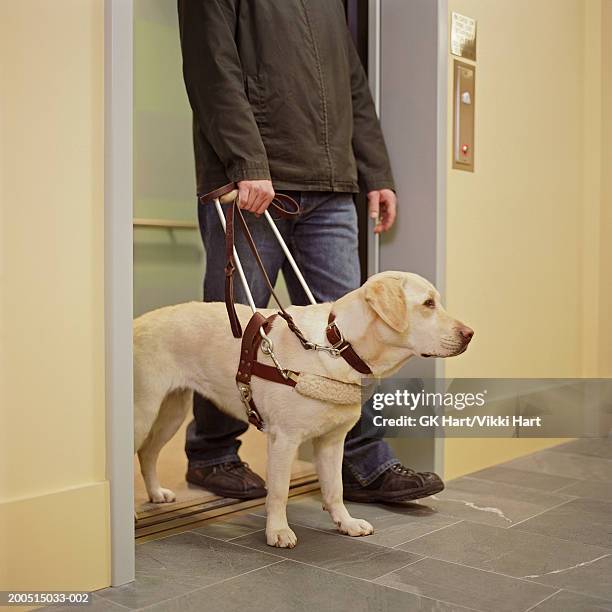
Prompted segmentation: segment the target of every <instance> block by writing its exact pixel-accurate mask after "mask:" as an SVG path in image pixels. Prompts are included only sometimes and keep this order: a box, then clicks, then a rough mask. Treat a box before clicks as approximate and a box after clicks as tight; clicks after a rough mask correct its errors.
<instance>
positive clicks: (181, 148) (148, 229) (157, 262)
mask: <svg viewBox="0 0 612 612" xmlns="http://www.w3.org/2000/svg"><path fill="white" fill-rule="evenodd" d="M344 4H345V9H346V13H347V20H348V23H349V27H350V30H351V33H352V35H353V37H354V40H355V43H356V45H357V48H358V50H359V53H360V56H361V57H362V61H364V64H367V51H368V46H367V15H368V11H367V5H368V2H367V0H346V2H345V3H344ZM133 45H134V47H133V57H134V62H133V71H134V73H133V74H134V79H133V83H134V95H133V113H132V119H133V126H134V129H133V138H134V141H133V168H134V171H133V196H134V197H133V208H134V220H133V246H134V250H133V255H134V259H133V264H134V293H133V303H134V316H135V317H137V316H139V315H141V314H143V313H145V312H148V311H150V310H153V309H155V308H160V307H162V306H166V305H169V304H176V303H181V302H186V301H190V300H196V301H199V300H201V299H202V277H203V274H204V266H205V258H204V251H203V247H202V243H201V239H200V235H199V228H198V225H197V209H196V207H197V204H196V200H195V196H194V193H195V178H194V160H193V150H192V134H191V128H192V126H191V121H192V117H191V109H190V107H189V103H188V100H187V95H186V93H185V87H184V84H183V79H182V65H181V62H182V60H181V52H180V45H179V33H178V23H177V12H176V2H175V0H134V19H133ZM356 203H357V205H358V211H360V212H359V215H358V216H359V223H360V260H361V266H362V273H363V275H364V278H365V276H366V275H367V271H368V263H367V259H368V252H367V251H368V240H367V234H368V228H369V224H368V218H367V210H366V206H365V201H364V199H361V198H357V202H356ZM277 289H278V291H279V294H280V296H281V298H282V300H283V302H284V303H285V304H288V303H289V299H288V296H287V292H286V290H285V287H284V281H283V280H282V278H281V279H279V283H278V287H277ZM191 418H192V416H191V414H190V415H188V417H187V419H186V421H185V423H183V425H182V426H181V428H180V430H179V432H178V433H177V434H176V435H175V436H174V438H173V439H172V440H171V441H170V442H169V444H168V445H167V446H166V447H165V448H164V449H163V450H162V452H161V454H160V458H159V463H158V470H159V475H160V480H161V482H162V483H163V485H164V486H165V487H167V488H170V489H171V490H173V491H174V492H175V494H176V501H175V502H173V503H168V504H153V503H150V502H149V500H148V497H147V494H146V491H145V488H144V483H143V481H142V477H141V475H140V468H139V465H138V460H137V458H136V457H135V459H134V499H135V514H136V537H137V539H139V540H142V539H150V538H154V537H159V536H160V535H162V534H167V533H170V532H171V531H173V530H180V529H184V528H185V527H186V526H187V525H193V524H194V523H195V522H198V521H202V520H206V519H208V518H210V517H212V516H218V515H220V514H224V513H230V512H234V511H236V510H238V509H243V508H245V507H249V506H252V505H257V504H261V503H262V502H263V500H252V501H248V502H245V501H240V500H233V499H227V498H219V497H217V496H215V495H213V494H212V493H210V492H209V491H206V490H205V489H202V488H199V487H196V486H193V485H190V484H188V483H187V482H186V481H185V472H186V470H187V459H186V455H185V451H184V444H185V430H186V428H187V425H188V423H189V421H190V420H191ZM241 441H242V446H241V448H240V457H241V459H242V460H243V461H246V462H247V463H248V464H249V465H250V467H251V468H252V469H253V470H254V471H255V472H256V473H258V474H260V475H261V476H262V477H264V478H265V464H266V438H265V436H264V435H262V434H261V433H260V432H258V431H257V430H255V429H254V428H250V429H249V430H248V431H247V432H246V433H245V434H244V435H243V436H242V437H241ZM310 457H311V453H310V449H309V448H308V447H307V448H303V449H301V451H300V453H299V455H298V458H297V459H296V461H295V463H294V466H293V470H292V477H291V494H298V493H302V492H306V491H310V490H313V489H315V488H317V486H318V485H317V481H316V474H315V470H314V466H313V464H312V462H311V461H310Z"/></svg>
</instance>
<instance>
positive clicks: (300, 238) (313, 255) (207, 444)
mask: <svg viewBox="0 0 612 612" xmlns="http://www.w3.org/2000/svg"><path fill="white" fill-rule="evenodd" d="M290 195H291V196H292V197H294V198H295V199H296V200H297V201H298V203H299V204H300V208H301V213H300V215H299V217H298V218H297V219H291V220H288V219H281V220H279V221H277V227H278V229H279V231H280V232H281V234H282V235H283V238H284V239H285V241H286V242H287V245H288V246H289V248H290V249H291V252H292V254H293V256H294V258H295V260H296V261H297V264H298V266H299V268H300V270H301V271H302V274H303V275H304V277H305V278H306V281H307V283H308V285H309V286H310V289H311V291H312V292H313V294H314V297H315V299H316V300H317V302H333V301H335V300H337V299H338V298H340V297H341V296H343V295H344V294H346V293H348V292H349V291H352V290H353V289H356V288H357V287H358V286H359V284H360V270H359V254H358V242H357V240H358V236H357V213H356V210H355V205H354V203H353V197H352V195H351V194H350V193H331V192H292V193H290ZM245 217H246V218H247V222H248V224H249V229H250V230H251V233H252V234H253V238H254V240H255V243H256V244H257V248H258V249H259V253H260V255H261V258H262V260H263V263H264V266H265V267H266V271H267V272H268V275H269V276H270V280H271V281H272V283H275V282H276V279H277V277H278V273H279V272H280V271H281V270H282V271H283V275H284V277H285V282H286V284H287V289H288V291H289V297H290V298H291V303H292V304H295V305H304V304H307V303H308V300H307V298H306V295H305V293H304V290H303V289H302V286H301V285H300V284H299V281H298V280H297V278H296V276H295V274H294V272H293V270H292V269H291V266H290V265H289V263H288V261H287V260H286V257H285V255H284V253H283V251H282V249H281V247H280V245H279V244H278V242H277V240H276V238H275V237H274V235H273V234H272V230H271V229H270V227H269V226H268V223H267V222H266V220H265V219H264V218H263V217H262V218H259V219H257V218H256V217H255V216H254V215H252V214H250V213H245ZM198 219H199V222H200V232H201V234H202V240H203V242H204V248H205V250H206V275H205V277H204V301H206V302H220V301H223V299H224V286H225V285H224V284H225V271H224V266H225V261H224V259H225V235H224V233H223V230H222V228H221V223H220V220H219V218H218V216H217V212H216V210H215V207H214V206H213V205H212V204H210V205H200V206H199V208H198ZM236 249H237V251H238V254H239V256H240V260H241V263H242V266H243V268H244V272H245V275H246V277H247V279H248V281H249V287H251V291H252V293H253V298H254V300H255V304H256V305H257V307H258V308H265V307H267V305H268V300H269V299H270V291H269V290H268V287H267V286H266V284H265V282H264V280H263V277H262V275H261V272H260V271H259V269H258V268H257V264H256V263H255V261H254V259H253V256H252V255H251V252H250V251H249V249H248V246H247V244H246V241H245V239H244V236H243V235H242V233H241V232H240V231H237V232H236ZM234 289H235V298H236V302H241V303H247V302H246V297H245V294H244V290H243V288H242V285H241V283H240V279H239V277H238V275H237V274H236V276H235V281H234ZM228 330H229V328H228ZM228 333H229V331H228ZM193 413H194V420H193V421H192V422H191V423H190V424H189V427H188V428H187V440H186V444H185V451H186V453H187V457H188V459H189V465H190V466H191V467H204V466H211V465H218V464H220V463H225V462H228V461H236V460H238V448H239V447H240V440H238V436H239V435H241V434H243V433H244V432H245V431H246V430H247V428H248V424H246V423H244V422H243V421H239V420H237V419H234V418H232V417H230V416H227V415H226V414H224V413H222V412H220V411H219V410H218V409H217V408H216V406H215V405H214V404H213V403H212V402H210V401H209V400H207V399H205V398H203V397H201V396H199V395H198V394H195V396H194V406H193ZM364 413H369V415H368V416H370V417H371V413H372V408H371V404H369V403H368V404H366V405H365V406H364V408H363V413H362V414H364ZM362 423H363V425H362ZM383 434H384V431H382V430H380V429H377V428H375V427H374V426H373V425H372V418H366V419H363V416H362V418H361V419H360V420H359V422H358V423H357V424H356V425H355V427H354V428H353V429H352V430H351V431H350V432H349V433H348V435H347V437H346V442H345V445H344V463H343V471H344V472H345V473H347V472H348V473H349V474H351V475H352V476H353V477H354V479H355V480H356V481H357V482H358V483H359V484H361V485H364V486H365V485H368V484H370V483H371V482H372V481H374V480H375V479H376V478H377V477H378V476H380V474H382V473H383V472H384V471H385V470H387V469H388V468H389V467H390V466H392V465H395V464H398V463H399V461H398V459H396V458H395V456H394V455H393V453H392V451H391V449H390V448H389V446H388V444H387V443H386V442H385V441H384V440H382V435H383Z"/></svg>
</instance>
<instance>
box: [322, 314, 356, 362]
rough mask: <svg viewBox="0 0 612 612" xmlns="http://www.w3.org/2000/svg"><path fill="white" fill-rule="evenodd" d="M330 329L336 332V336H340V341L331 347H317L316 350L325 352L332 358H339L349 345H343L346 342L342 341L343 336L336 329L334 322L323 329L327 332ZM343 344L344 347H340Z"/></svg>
mask: <svg viewBox="0 0 612 612" xmlns="http://www.w3.org/2000/svg"><path fill="white" fill-rule="evenodd" d="M332 327H333V328H334V329H335V330H336V333H337V334H338V336H340V340H338V342H336V343H334V344H332V345H331V346H320V345H318V347H317V349H316V350H320V351H326V352H328V353H329V354H330V355H331V356H332V357H340V355H342V352H343V351H345V350H346V349H347V348H348V347H349V344H348V342H347V343H346V344H344V343H345V342H346V340H345V339H344V335H343V334H342V332H341V331H340V330H339V329H338V326H337V325H336V321H332V322H331V323H328V325H327V326H326V327H325V331H326V332H327V331H328V330H330V329H331V328H332ZM343 344H344V346H342V345H343Z"/></svg>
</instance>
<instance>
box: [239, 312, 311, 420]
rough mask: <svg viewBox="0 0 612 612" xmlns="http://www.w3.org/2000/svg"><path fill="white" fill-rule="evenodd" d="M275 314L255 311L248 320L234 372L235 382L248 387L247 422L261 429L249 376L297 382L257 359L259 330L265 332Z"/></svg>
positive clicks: (278, 381)
mask: <svg viewBox="0 0 612 612" xmlns="http://www.w3.org/2000/svg"><path fill="white" fill-rule="evenodd" d="M275 317H276V315H272V316H271V317H268V318H266V317H264V316H263V315H262V314H261V313H259V312H256V313H255V314H254V315H253V316H252V317H251V319H250V321H249V322H248V324H247V326H246V329H245V330H244V336H243V338H242V344H241V346H240V363H239V365H238V372H237V373H236V382H238V383H240V384H242V385H246V386H247V387H248V389H249V396H248V400H247V403H248V410H247V415H248V419H249V423H251V424H252V425H255V427H257V429H259V430H262V429H263V427H264V422H263V419H262V418H261V415H260V414H259V410H257V406H256V405H255V402H254V401H253V398H252V396H251V395H250V384H251V377H252V376H257V377H258V378H263V379H265V380H269V381H271V382H275V383H279V384H283V385H289V386H290V387H295V385H296V384H297V382H296V380H294V379H293V378H285V377H284V376H283V375H282V374H281V373H280V372H279V371H278V369H277V368H275V367H273V366H269V365H266V364H265V363H260V362H259V361H257V352H258V350H259V346H260V345H261V340H262V338H261V334H260V333H259V330H260V328H261V327H263V329H264V331H265V332H266V333H267V332H269V331H270V328H271V327H272V321H274V319H275ZM290 374H292V375H294V376H295V377H296V378H297V376H298V375H299V374H298V373H297V372H290Z"/></svg>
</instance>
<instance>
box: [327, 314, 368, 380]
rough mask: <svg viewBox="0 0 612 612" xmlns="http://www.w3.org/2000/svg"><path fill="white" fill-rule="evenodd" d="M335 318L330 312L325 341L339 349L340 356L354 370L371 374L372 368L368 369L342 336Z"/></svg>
mask: <svg viewBox="0 0 612 612" xmlns="http://www.w3.org/2000/svg"><path fill="white" fill-rule="evenodd" d="M335 320H336V315H335V314H334V313H333V312H330V313H329V318H328V320H327V328H326V330H325V334H326V336H327V341H328V342H329V343H330V344H331V345H333V346H334V347H335V348H337V349H338V350H339V351H340V356H341V357H342V358H343V359H344V361H346V363H348V364H349V365H350V366H351V367H352V368H353V369H354V370H357V371H358V372H360V373H361V374H372V370H370V367H369V366H368V364H367V363H366V362H365V361H363V359H361V357H359V355H358V354H357V353H356V352H355V349H354V348H353V347H352V346H351V343H350V342H348V341H347V340H345V339H344V338H343V337H342V334H341V333H340V330H339V329H338V326H337V325H336V323H335Z"/></svg>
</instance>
